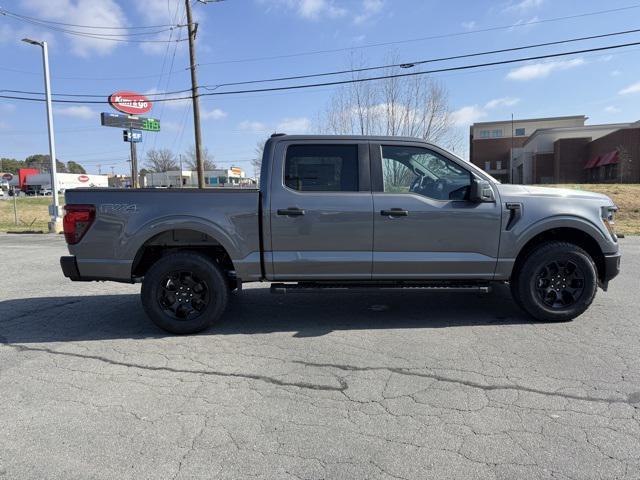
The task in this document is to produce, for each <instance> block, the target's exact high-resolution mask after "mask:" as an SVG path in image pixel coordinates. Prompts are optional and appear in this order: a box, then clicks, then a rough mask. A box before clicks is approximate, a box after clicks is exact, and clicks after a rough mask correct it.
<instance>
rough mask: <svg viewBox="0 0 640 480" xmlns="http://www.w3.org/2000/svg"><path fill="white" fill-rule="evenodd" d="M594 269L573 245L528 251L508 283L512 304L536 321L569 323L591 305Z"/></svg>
mask: <svg viewBox="0 0 640 480" xmlns="http://www.w3.org/2000/svg"><path fill="white" fill-rule="evenodd" d="M597 289H598V273H597V269H596V265H595V263H594V262H593V259H592V258H591V257H590V256H589V254H588V253H587V252H586V251H584V250H583V249H582V248H580V247H578V246H577V245H573V244H571V243H566V242H548V243H544V244H542V245H540V246H538V247H536V248H535V249H534V250H533V251H531V252H530V253H529V254H528V256H527V258H526V259H525V260H524V262H523V263H522V264H521V265H520V267H519V268H518V270H517V271H516V272H514V274H513V278H512V280H511V292H512V295H513V297H514V300H515V301H516V303H517V304H518V305H519V306H520V307H521V308H522V309H523V310H524V311H525V312H527V313H528V314H529V315H531V316H532V317H533V318H535V319H536V320H540V321H543V322H565V321H569V320H573V319H574V318H576V317H578V316H579V315H581V314H582V313H584V311H585V310H587V308H589V306H590V305H591V302H593V299H594V298H595V295H596V291H597Z"/></svg>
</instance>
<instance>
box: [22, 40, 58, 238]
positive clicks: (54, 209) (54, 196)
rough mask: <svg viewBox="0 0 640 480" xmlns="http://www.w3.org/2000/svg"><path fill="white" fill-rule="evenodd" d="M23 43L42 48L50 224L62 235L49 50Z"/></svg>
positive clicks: (51, 231) (41, 44)
mask: <svg viewBox="0 0 640 480" xmlns="http://www.w3.org/2000/svg"><path fill="white" fill-rule="evenodd" d="M22 41H23V42H25V43H28V44H30V45H38V46H39V47H41V48H42V65H43V68H44V93H45V98H46V103H47V127H48V129H49V157H50V159H51V201H52V205H51V207H50V208H49V213H50V214H51V222H50V223H49V232H50V233H60V232H61V231H62V218H61V215H60V202H59V199H58V176H57V172H56V139H55V135H54V133H53V107H52V105H51V76H50V73H49V49H48V47H47V42H45V41H42V42H38V41H36V40H32V39H30V38H23V39H22Z"/></svg>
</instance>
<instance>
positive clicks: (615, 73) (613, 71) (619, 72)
mask: <svg viewBox="0 0 640 480" xmlns="http://www.w3.org/2000/svg"><path fill="white" fill-rule="evenodd" d="M609 75H611V76H612V77H619V76H620V75H622V72H621V71H620V70H611V73H610V74H609Z"/></svg>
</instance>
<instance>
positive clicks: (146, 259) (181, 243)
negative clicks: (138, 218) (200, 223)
mask: <svg viewBox="0 0 640 480" xmlns="http://www.w3.org/2000/svg"><path fill="white" fill-rule="evenodd" d="M206 230H207V229H204V228H197V227H193V226H187V225H176V226H172V227H171V228H165V229H163V230H162V231H157V230H156V231H155V232H154V233H153V234H150V235H147V238H146V239H145V240H144V241H143V242H142V244H141V245H139V246H138V247H137V250H136V253H135V256H134V260H133V263H132V265H131V276H132V277H133V278H139V277H144V275H145V273H146V272H147V271H148V270H149V268H150V267H151V265H153V264H154V263H155V262H156V261H157V260H158V259H160V258H162V257H163V256H165V255H168V254H171V253H174V252H177V251H185V250H188V251H194V252H198V253H200V254H202V255H205V256H206V257H207V258H210V259H211V260H213V261H214V262H216V263H217V264H218V265H219V266H220V268H221V269H222V270H223V271H224V272H233V271H235V267H234V265H233V260H232V257H231V251H232V250H231V249H230V248H229V247H228V246H227V245H228V243H227V242H224V241H220V240H219V238H220V237H217V236H214V235H215V234H214V235H212V234H211V232H208V231H206ZM226 243H227V244H226ZM230 250H231V251H230Z"/></svg>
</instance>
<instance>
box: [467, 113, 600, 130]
mask: <svg viewBox="0 0 640 480" xmlns="http://www.w3.org/2000/svg"><path fill="white" fill-rule="evenodd" d="M570 118H584V119H585V120H586V119H587V118H589V117H587V116H586V115H567V116H563V117H540V118H523V119H516V118H514V119H513V123H524V122H541V121H545V120H568V119H570ZM496 123H511V119H510V118H509V119H507V120H496V121H493V122H476V123H473V124H472V125H471V127H476V126H478V125H493V124H496Z"/></svg>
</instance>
